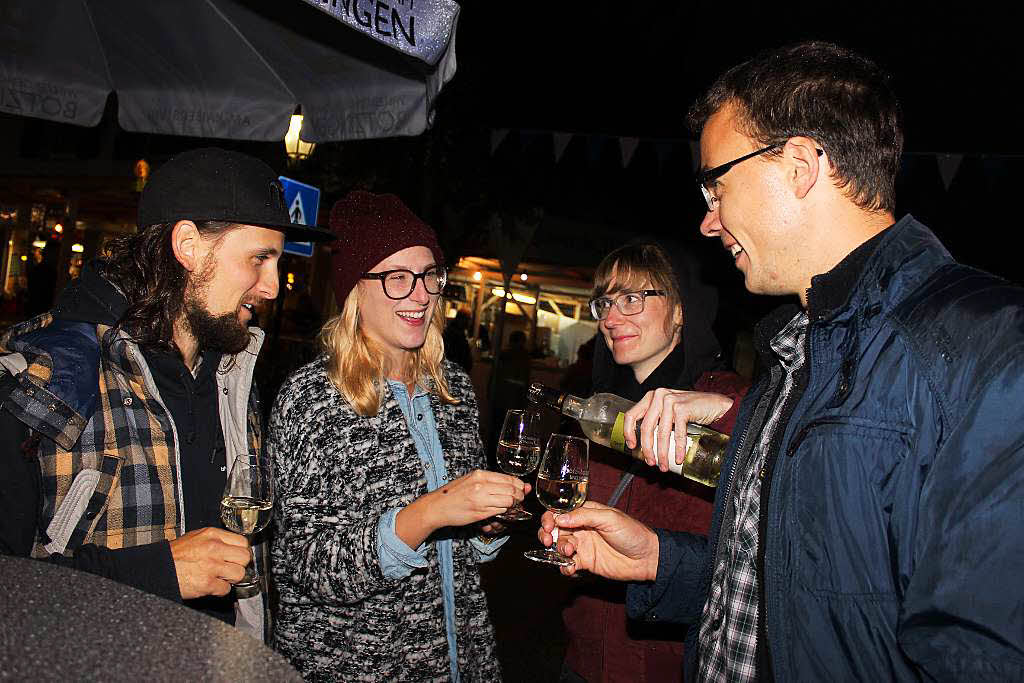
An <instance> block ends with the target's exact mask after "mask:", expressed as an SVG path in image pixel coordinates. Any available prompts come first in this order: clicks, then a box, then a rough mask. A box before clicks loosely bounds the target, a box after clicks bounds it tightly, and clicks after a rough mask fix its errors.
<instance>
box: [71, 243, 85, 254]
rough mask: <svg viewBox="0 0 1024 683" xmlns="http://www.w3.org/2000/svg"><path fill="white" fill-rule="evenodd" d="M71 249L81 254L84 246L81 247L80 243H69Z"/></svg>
mask: <svg viewBox="0 0 1024 683" xmlns="http://www.w3.org/2000/svg"><path fill="white" fill-rule="evenodd" d="M71 251H73V252H75V253H76V254H81V253H82V252H83V251H85V247H83V246H82V245H81V244H77V243H76V244H72V245H71Z"/></svg>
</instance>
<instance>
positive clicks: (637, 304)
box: [590, 289, 665, 320]
mask: <svg viewBox="0 0 1024 683" xmlns="http://www.w3.org/2000/svg"><path fill="white" fill-rule="evenodd" d="M649 296H665V290H664V289H644V290H641V291H639V292H623V293H622V294H619V295H618V296H617V297H614V298H612V297H607V296H599V297H597V298H596V299H591V300H590V314H591V315H593V316H594V319H595V320H604V319H605V318H607V317H608V314H609V313H610V312H611V310H612V304H615V308H617V309H619V313H621V314H622V315H636V314H637V313H642V312H643V310H644V300H645V299H647V297H649Z"/></svg>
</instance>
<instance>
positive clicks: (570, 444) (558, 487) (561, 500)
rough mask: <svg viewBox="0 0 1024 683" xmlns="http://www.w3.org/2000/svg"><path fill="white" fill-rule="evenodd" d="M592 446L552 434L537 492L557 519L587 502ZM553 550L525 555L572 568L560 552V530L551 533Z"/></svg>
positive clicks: (583, 440) (555, 529) (562, 435)
mask: <svg viewBox="0 0 1024 683" xmlns="http://www.w3.org/2000/svg"><path fill="white" fill-rule="evenodd" d="M589 446H590V442H589V441H587V440H586V439H581V438H580V437H578V436H568V435H566V434H552V435H551V438H550V439H548V445H547V448H545V449H544V457H543V459H542V460H541V462H540V469H538V470H537V486H536V487H535V489H534V492H535V493H536V494H537V500H539V501H540V504H541V505H543V506H544V507H546V508H547V509H548V510H551V511H552V512H554V513H555V514H556V515H557V514H564V513H566V512H571V511H573V510H575V509H576V508H578V507H579V506H581V505H583V503H584V502H585V501H586V500H587V484H588V482H589V481H590V460H589ZM551 536H552V537H553V540H552V542H551V547H550V548H545V549H544V550H528V551H526V552H525V553H523V555H525V556H526V557H527V558H529V559H531V560H534V561H536V562H547V563H548V564H555V565H558V566H560V567H567V566H570V565H573V564H576V563H575V562H573V560H572V559H571V558H569V557H566V556H565V555H562V554H561V553H559V552H558V550H557V547H556V546H557V544H558V527H557V526H556V527H555V528H554V529H553V530H552V531H551Z"/></svg>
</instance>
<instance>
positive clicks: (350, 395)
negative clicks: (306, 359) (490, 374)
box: [319, 285, 459, 417]
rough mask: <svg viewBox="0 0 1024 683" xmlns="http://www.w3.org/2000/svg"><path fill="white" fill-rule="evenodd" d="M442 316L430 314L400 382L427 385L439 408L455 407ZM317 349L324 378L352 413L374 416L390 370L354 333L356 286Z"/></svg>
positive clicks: (368, 341) (376, 348) (437, 307)
mask: <svg viewBox="0 0 1024 683" xmlns="http://www.w3.org/2000/svg"><path fill="white" fill-rule="evenodd" d="M443 328H444V316H443V315H442V313H441V306H440V305H435V306H434V313H433V315H432V316H431V318H430V325H429V326H428V327H427V337H426V340H425V341H424V343H423V346H421V347H420V348H418V349H416V350H415V351H407V352H406V353H405V354H404V357H405V361H404V367H402V368H401V374H402V377H405V378H407V379H415V381H417V382H420V381H421V380H426V379H427V378H429V379H431V380H433V385H432V386H430V385H429V383H427V384H428V388H429V389H430V390H431V391H432V392H434V393H436V394H437V395H438V396H440V398H441V400H442V401H443V402H444V403H449V404H454V403H458V402H459V401H458V400H457V399H455V398H454V397H452V395H451V393H450V391H449V390H448V380H447V379H445V376H444V369H443V368H442V364H443V362H444V341H443V340H442V336H441V333H442V330H443ZM319 341H320V346H321V348H322V349H323V351H324V352H325V353H326V354H327V377H328V378H329V379H330V380H331V383H332V384H333V385H334V386H335V387H336V388H337V390H338V391H340V392H341V394H342V396H344V397H345V400H347V401H348V402H349V403H350V404H351V405H352V408H353V409H354V410H355V411H356V413H357V414H359V415H362V416H363V417H370V416H373V415H376V414H377V411H378V410H380V404H381V400H382V397H383V393H384V382H385V380H386V378H387V376H388V374H389V373H390V371H391V370H392V368H390V367H389V363H388V355H387V354H385V353H384V352H383V350H382V349H381V348H380V347H379V346H378V345H377V344H376V343H375V342H374V341H373V340H372V339H370V338H369V337H367V336H366V335H365V334H363V331H362V329H361V328H360V316H359V286H358V285H357V286H355V287H353V288H352V291H351V292H349V295H348V297H346V299H345V303H344V305H343V306H342V309H341V313H339V314H337V315H336V316H334V317H333V318H331V319H330V320H328V321H327V323H325V324H324V326H323V329H322V330H320V337H319Z"/></svg>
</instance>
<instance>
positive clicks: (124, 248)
mask: <svg viewBox="0 0 1024 683" xmlns="http://www.w3.org/2000/svg"><path fill="white" fill-rule="evenodd" d="M195 224H196V227H197V228H199V233H200V234H201V235H202V236H203V237H205V238H219V237H221V236H223V235H224V234H226V233H227V232H229V231H231V230H233V229H235V228H237V227H238V226H237V225H236V224H235V223H228V222H225V221H195ZM174 226H175V223H158V224H156V225H150V226H148V227H146V228H144V229H142V230H140V231H139V232H137V233H135V234H133V235H126V236H124V237H119V238H117V239H115V240H112V241H111V242H109V243H108V244H107V246H106V248H105V249H104V253H103V255H102V256H101V257H100V259H99V267H100V273H101V274H102V275H103V276H104V277H105V278H106V279H107V280H109V281H110V282H111V283H113V284H114V286H116V287H117V288H118V289H120V290H121V293H122V294H124V296H125V298H126V299H127V300H128V308H127V310H125V312H124V315H122V316H121V320H120V321H119V322H118V324H117V327H118V328H119V329H121V330H123V331H124V332H125V333H126V334H127V335H128V336H129V337H131V338H132V339H133V340H134V341H135V342H136V343H137V344H138V345H139V346H141V347H143V348H156V349H164V350H167V351H171V352H176V351H178V347H177V346H175V344H174V323H175V321H176V320H178V319H179V318H180V317H181V314H182V312H183V311H184V308H185V290H186V287H187V285H188V275H189V273H188V271H187V270H185V267H184V266H182V265H181V263H180V262H179V261H178V259H177V258H176V257H175V256H174V249H173V248H172V246H171V232H172V231H173V230H174Z"/></svg>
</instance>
